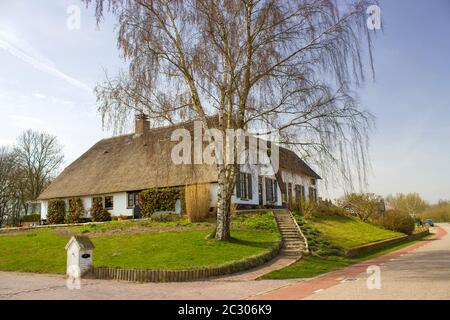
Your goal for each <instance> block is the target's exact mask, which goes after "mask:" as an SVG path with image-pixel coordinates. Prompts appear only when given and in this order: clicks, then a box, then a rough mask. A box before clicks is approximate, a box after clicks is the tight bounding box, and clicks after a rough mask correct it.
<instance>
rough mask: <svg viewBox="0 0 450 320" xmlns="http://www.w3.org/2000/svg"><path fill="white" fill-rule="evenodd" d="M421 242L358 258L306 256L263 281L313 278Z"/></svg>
mask: <svg viewBox="0 0 450 320" xmlns="http://www.w3.org/2000/svg"><path fill="white" fill-rule="evenodd" d="M418 241H421V240H414V241H410V240H405V241H402V242H399V243H396V244H392V245H389V246H387V247H386V248H383V249H378V250H374V251H372V252H370V253H367V254H364V255H361V256H359V257H356V258H345V257H338V256H329V257H316V256H305V257H303V259H302V260H300V261H298V262H296V263H294V264H292V265H290V266H289V267H286V268H283V269H280V270H276V271H273V272H271V273H268V274H266V275H264V276H263V277H262V279H295V278H311V277H315V276H318V275H320V274H322V273H325V272H329V271H333V270H336V269H341V268H343V267H346V266H349V265H351V264H355V263H358V262H361V261H364V260H368V259H372V258H375V257H378V256H382V255H384V254H387V253H389V252H392V251H395V250H398V249H401V248H403V247H406V246H409V245H411V244H413V243H416V242H418Z"/></svg>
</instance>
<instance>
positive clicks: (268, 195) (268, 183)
mask: <svg viewBox="0 0 450 320" xmlns="http://www.w3.org/2000/svg"><path fill="white" fill-rule="evenodd" d="M264 183H265V184H266V188H265V189H266V201H270V198H271V197H270V193H269V191H270V189H271V188H270V184H271V183H272V181H271V180H269V179H264Z"/></svg>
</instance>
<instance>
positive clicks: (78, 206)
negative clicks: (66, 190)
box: [66, 197, 84, 223]
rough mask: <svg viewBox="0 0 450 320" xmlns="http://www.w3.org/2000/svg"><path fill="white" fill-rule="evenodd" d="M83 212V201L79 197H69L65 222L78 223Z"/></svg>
mask: <svg viewBox="0 0 450 320" xmlns="http://www.w3.org/2000/svg"><path fill="white" fill-rule="evenodd" d="M83 212H84V206H83V201H81V199H80V198H79V197H75V198H70V199H69V212H68V213H67V218H66V220H67V223H78V222H80V221H81V216H82V214H83Z"/></svg>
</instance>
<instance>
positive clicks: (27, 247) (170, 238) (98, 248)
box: [0, 213, 280, 273]
mask: <svg viewBox="0 0 450 320" xmlns="http://www.w3.org/2000/svg"><path fill="white" fill-rule="evenodd" d="M186 220H187V219H180V220H178V221H171V222H155V221H150V220H145V221H112V222H109V223H105V224H97V225H94V224H93V225H86V226H76V227H68V228H67V229H66V233H64V232H61V228H49V229H40V230H28V231H23V232H15V233H10V234H8V233H5V234H0V248H2V249H1V250H0V270H3V271H23V272H40V273H44V272H45V273H64V272H65V270H66V252H65V250H64V247H65V245H66V243H67V242H68V240H69V238H70V235H71V234H86V235H88V236H89V235H91V234H95V236H92V237H91V240H92V242H93V243H94V245H95V250H94V253H93V257H94V266H95V267H119V268H135V269H164V270H180V269H196V268H203V267H213V266H220V265H222V264H225V263H230V262H232V261H238V260H241V259H243V258H246V257H250V256H254V255H258V254H262V253H265V252H269V251H270V250H272V249H273V248H274V247H275V246H276V245H277V244H278V241H279V239H280V235H279V233H278V231H277V230H275V229H274V228H273V225H272V223H274V222H273V215H267V214H262V213H261V214H256V215H250V216H247V217H240V218H237V219H235V221H234V223H233V226H234V228H232V231H231V236H232V239H231V241H229V242H222V241H217V240H215V239H208V240H206V239H205V238H206V236H207V235H208V234H209V233H210V232H211V227H212V226H213V225H214V224H212V223H211V222H204V223H193V224H191V223H189V222H188V221H186ZM271 221H272V222H271ZM179 226H181V227H186V228H187V229H184V228H182V229H180V230H178V229H177V230H176V231H174V230H170V229H168V230H169V231H164V228H166V227H167V228H172V227H179ZM153 227H158V228H161V229H159V231H158V232H150V230H151V228H153ZM189 227H200V229H198V228H197V229H189ZM203 227H204V228H203ZM136 229H138V230H139V229H141V231H142V230H144V231H145V230H148V231H149V232H138V233H136V232H132V231H133V230H136ZM117 230H124V231H130V232H121V233H118V234H114V232H111V231H117ZM103 233H104V235H103Z"/></svg>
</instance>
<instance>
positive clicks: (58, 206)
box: [47, 199, 66, 224]
mask: <svg viewBox="0 0 450 320" xmlns="http://www.w3.org/2000/svg"><path fill="white" fill-rule="evenodd" d="M65 219H66V203H65V202H64V200H60V199H53V200H49V201H48V210H47V223H48V224H62V223H64V221H65Z"/></svg>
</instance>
